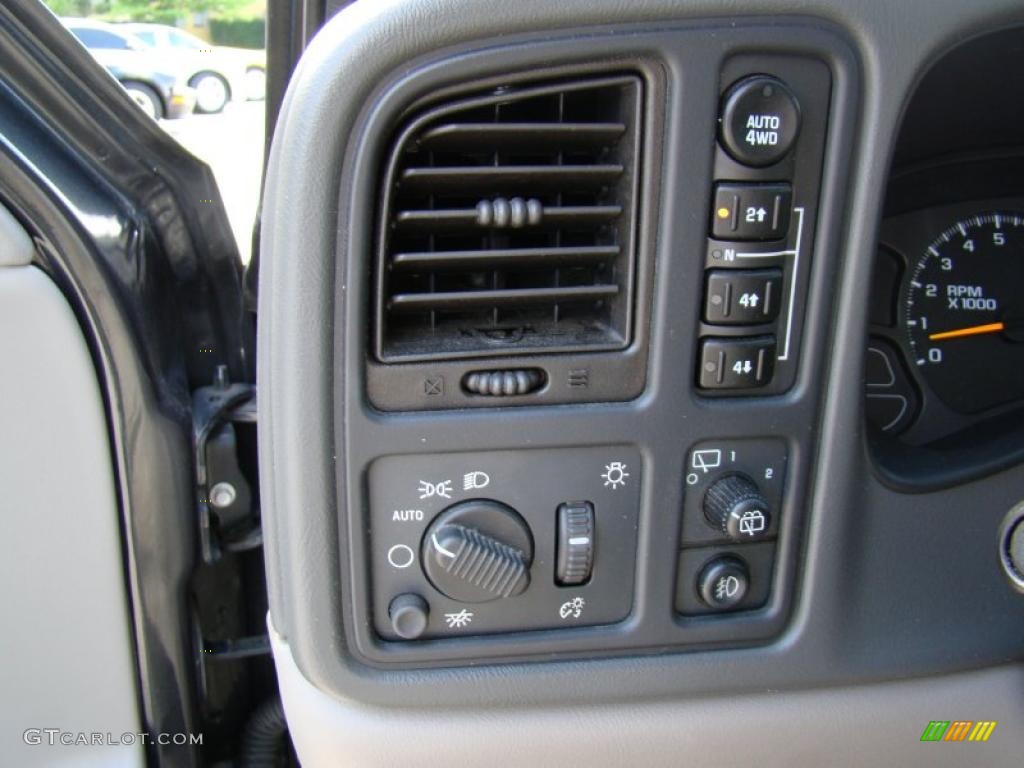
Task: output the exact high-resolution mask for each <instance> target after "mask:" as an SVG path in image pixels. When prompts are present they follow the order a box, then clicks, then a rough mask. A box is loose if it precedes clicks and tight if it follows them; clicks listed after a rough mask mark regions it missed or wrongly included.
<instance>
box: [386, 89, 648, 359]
mask: <svg viewBox="0 0 1024 768" xmlns="http://www.w3.org/2000/svg"><path fill="white" fill-rule="evenodd" d="M640 114H641V84H640V80H639V78H638V77H635V76H616V77H605V78H601V79H591V80H579V81H574V82H568V83H555V84H549V85H543V86H536V87H514V88H502V89H496V90H494V91H491V92H489V93H487V94H485V95H482V96H479V97H476V98H470V99H466V100H463V101H459V102H456V103H450V104H446V105H444V106H442V107H438V108H435V109H432V110H430V111H428V112H426V113H424V114H422V115H420V116H419V117H418V118H416V119H414V120H413V122H412V123H411V124H410V125H409V126H408V127H407V128H406V129H405V131H404V132H403V133H402V134H401V136H400V137H399V138H398V140H397V141H396V143H395V146H394V147H393V150H392V153H391V157H390V160H389V164H388V169H387V179H386V188H385V191H384V195H383V205H382V213H381V215H382V222H381V230H380V236H379V254H378V263H377V283H376V287H377V294H376V296H377V307H376V309H377V329H376V348H377V355H378V358H379V359H380V360H382V361H384V362H393V361H403V362H404V361H412V360H429V359H438V358H458V357H475V356H483V355H519V354H527V353H536V352H558V351H569V350H582V351H591V350H608V349H620V348H623V347H625V346H626V345H627V344H628V343H629V341H630V334H631V332H632V329H631V321H632V302H633V294H634V285H633V283H634V269H635V267H634V261H635V258H634V257H635V254H634V232H633V230H634V226H635V222H636V206H637V184H638V178H637V177H638V173H637V165H638V158H639V135H640Z"/></svg>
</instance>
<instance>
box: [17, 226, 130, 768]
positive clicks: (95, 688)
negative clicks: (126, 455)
mask: <svg viewBox="0 0 1024 768" xmlns="http://www.w3.org/2000/svg"><path fill="white" fill-rule="evenodd" d="M17 226H18V225H17V224H16V222H15V221H14V219H13V218H10V216H9V214H7V211H6V210H4V209H2V208H0V253H4V254H12V253H13V254H15V255H20V254H18V249H21V248H23V246H24V245H25V244H26V243H28V245H29V252H30V253H31V241H30V240H29V239H28V235H26V234H25V232H24V230H21V229H20V227H18V229H17V230H15V229H14V227H17ZM5 261H7V262H8V263H10V260H9V259H5ZM0 329H2V331H0V488H2V493H0V519H2V521H3V532H4V533H3V557H2V558H0V612H2V613H3V616H4V622H3V626H4V629H3V633H2V640H0V659H2V660H0V689H3V692H4V694H3V703H2V704H0V723H2V724H3V732H4V734H5V744H4V748H3V751H4V757H5V760H6V761H7V762H8V763H9V764H12V765H14V764H16V765H24V766H34V765H40V766H42V765H47V766H52V765H72V764H73V765H86V764H88V765H117V766H126V767H127V766H141V765H143V751H144V750H143V747H142V745H141V744H140V743H138V742H137V740H136V738H137V737H135V736H134V735H135V734H138V733H139V731H141V725H140V719H139V711H138V692H137V689H136V678H135V673H136V668H135V661H134V653H133V648H132V641H131V629H130V623H129V616H128V604H127V596H126V589H125V583H124V578H125V577H124V571H123V569H122V548H121V533H120V529H119V526H118V520H119V516H118V509H117V501H116V496H115V487H114V476H113V470H112V467H111V457H110V444H109V441H108V438H107V424H106V417H105V415H104V410H103V400H102V398H101V395H100V389H99V385H98V383H97V380H96V372H95V369H94V368H93V364H92V359H91V357H90V355H89V350H88V348H87V346H86V343H85V338H84V337H83V335H82V332H81V330H80V329H79V326H78V323H77V321H76V319H75V316H74V314H73V313H72V311H71V308H70V306H69V305H68V303H67V301H66V300H65V299H64V297H63V295H62V294H61V293H60V291H59V290H58V289H57V287H56V286H55V285H54V284H53V282H51V280H50V279H49V278H48V277H47V276H46V275H45V274H44V273H43V272H42V271H41V270H39V269H37V268H35V267H33V266H0ZM44 729H56V732H55V733H47V732H45V731H44ZM79 734H86V736H85V738H87V739H90V740H92V739H94V738H96V737H94V736H93V734H96V735H97V736H98V737H101V738H102V740H103V742H102V743H101V744H99V745H94V746H93V745H91V746H88V747H84V748H82V747H79V748H74V747H69V746H66V745H65V744H66V743H67V742H68V740H74V739H79V738H81V737H79ZM107 734H113V735H112V736H109V737H108V736H107ZM122 734H130V735H132V736H131V739H132V741H135V743H128V744H126V745H122V744H114V745H110V744H107V743H106V742H107V741H108V740H109V739H116V740H118V741H119V740H120V739H121V735H122ZM51 739H52V740H53V741H54V743H53V744H51V743H50V741H51ZM78 743H81V742H78ZM89 743H90V744H92V742H91V741H90V742H89Z"/></svg>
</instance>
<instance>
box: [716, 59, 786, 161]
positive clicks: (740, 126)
mask: <svg viewBox="0 0 1024 768" xmlns="http://www.w3.org/2000/svg"><path fill="white" fill-rule="evenodd" d="M720 120H721V128H722V130H721V140H722V145H723V146H724V147H725V149H726V151H727V152H728V153H729V154H730V155H732V156H733V158H734V159H736V160H737V161H739V162H741V163H743V164H744V165H752V166H756V167H761V166H765V165H773V164H774V163H777V162H779V161H780V160H781V159H782V158H783V157H785V156H786V153H787V152H789V150H790V149H791V148H792V146H793V142H794V141H796V136H797V134H798V133H799V132H800V107H799V105H798V104H797V101H796V97H794V96H793V93H792V91H790V90H789V88H788V87H787V86H786V84H785V83H783V82H782V81H781V80H779V79H777V78H774V77H768V76H767V75H755V76H753V77H748V78H746V79H745V80H740V81H739V82H738V83H736V84H735V85H733V86H732V87H731V88H730V89H729V90H728V92H726V94H725V99H724V100H723V102H722V114H721V118H720Z"/></svg>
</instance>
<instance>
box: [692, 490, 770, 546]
mask: <svg viewBox="0 0 1024 768" xmlns="http://www.w3.org/2000/svg"><path fill="white" fill-rule="evenodd" d="M704 517H705V518H707V521H708V524H709V525H711V526H712V527H714V528H717V529H718V530H720V531H721V532H722V533H724V534H725V535H726V536H728V537H729V538H730V539H732V540H733V541H758V540H759V539H763V538H764V537H765V536H767V535H768V528H769V527H770V525H771V522H772V519H771V512H769V510H768V502H767V501H766V500H765V498H764V496H762V495H761V490H760V489H759V488H758V487H757V485H756V484H755V483H754V481H752V480H751V479H750V478H748V477H745V476H744V475H726V476H725V477H723V478H721V479H720V480H716V481H715V482H714V483H712V484H711V487H709V488H708V489H707V491H706V492H705V493H704Z"/></svg>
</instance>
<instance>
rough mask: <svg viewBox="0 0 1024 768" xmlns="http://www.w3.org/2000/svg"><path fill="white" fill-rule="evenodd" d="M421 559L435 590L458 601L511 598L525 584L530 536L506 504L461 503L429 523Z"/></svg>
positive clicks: (528, 566) (526, 583)
mask: <svg viewBox="0 0 1024 768" xmlns="http://www.w3.org/2000/svg"><path fill="white" fill-rule="evenodd" d="M421 559H422V562H423V571H424V573H426V575H427V578H428V579H430V583H431V584H433V585H434V587H435V588H436V589H437V591H438V592H440V593H442V594H444V595H446V596H447V597H450V598H451V599H452V600H458V601H460V602H463V603H486V602H489V601H491V600H498V599H501V598H505V597H514V596H515V595H518V594H520V593H521V592H523V591H524V590H525V589H526V588H527V587H528V586H529V585H530V564H531V563H532V562H533V537H532V536H531V534H530V528H529V526H528V525H527V524H526V522H525V521H524V520H523V518H522V517H520V516H519V513H518V512H516V511H515V510H514V509H512V508H511V507H509V506H506V505H505V504H501V503H500V502H497V501H490V500H476V501H465V502H462V503H460V504H456V505H454V506H452V507H449V508H448V509H446V510H445V511H444V512H442V513H441V514H440V515H438V516H437V518H435V520H434V521H433V522H432V523H431V524H430V526H429V527H428V528H427V531H426V534H425V535H424V537H423V551H422V558H421Z"/></svg>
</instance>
